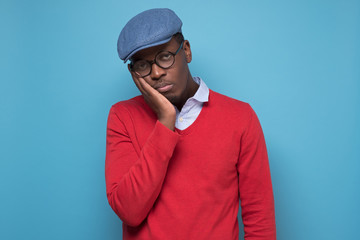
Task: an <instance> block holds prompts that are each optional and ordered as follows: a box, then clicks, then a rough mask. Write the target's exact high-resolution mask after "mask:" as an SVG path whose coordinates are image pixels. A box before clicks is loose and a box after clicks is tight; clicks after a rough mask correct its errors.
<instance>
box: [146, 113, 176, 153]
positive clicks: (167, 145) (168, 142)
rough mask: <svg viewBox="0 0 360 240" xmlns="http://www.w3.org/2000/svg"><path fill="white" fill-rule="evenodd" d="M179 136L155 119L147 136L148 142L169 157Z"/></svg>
mask: <svg viewBox="0 0 360 240" xmlns="http://www.w3.org/2000/svg"><path fill="white" fill-rule="evenodd" d="M179 138H180V135H179V134H177V133H176V132H173V131H171V130H170V129H168V128H167V127H166V126H165V125H164V124H162V123H161V122H160V121H159V120H157V121H156V123H155V127H154V130H153V131H152V133H151V134H150V136H149V139H148V142H149V143H150V144H151V145H152V146H153V147H155V148H156V149H157V150H159V151H161V152H163V153H164V154H165V155H166V156H168V157H169V158H170V157H171V156H172V154H173V152H174V149H175V146H176V144H177V142H178V141H179Z"/></svg>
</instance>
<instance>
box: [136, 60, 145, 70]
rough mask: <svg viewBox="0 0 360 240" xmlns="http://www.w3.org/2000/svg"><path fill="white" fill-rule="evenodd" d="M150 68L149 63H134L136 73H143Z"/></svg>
mask: <svg viewBox="0 0 360 240" xmlns="http://www.w3.org/2000/svg"><path fill="white" fill-rule="evenodd" d="M147 67H148V63H147V62H146V61H138V62H135V63H134V70H135V71H142V70H145V69H146V68H147Z"/></svg>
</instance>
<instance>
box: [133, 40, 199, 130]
mask: <svg viewBox="0 0 360 240" xmlns="http://www.w3.org/2000/svg"><path fill="white" fill-rule="evenodd" d="M179 46H180V44H179V43H178V42H177V41H176V40H175V39H174V38H172V39H171V40H170V41H169V42H167V43H165V44H162V45H159V46H154V47H150V48H146V49H143V50H141V51H139V52H137V53H136V54H134V56H132V58H131V60H132V61H136V60H140V59H145V60H149V61H151V60H153V59H154V58H155V55H156V54H157V53H158V52H159V51H162V50H166V51H170V52H173V53H175V52H176V50H177V49H178V48H179ZM191 60H192V55H191V49H190V43H189V41H187V40H185V41H184V43H183V48H182V49H181V50H180V51H179V52H178V54H177V55H176V56H175V63H174V65H173V66H172V67H171V68H168V69H162V68H160V67H159V66H157V65H156V64H153V65H152V71H151V74H150V75H148V76H146V77H144V78H142V77H139V76H138V75H137V74H136V73H134V72H132V71H131V70H130V65H128V69H129V71H130V73H131V76H132V78H133V80H134V83H135V84H136V86H137V88H138V89H139V90H140V92H141V94H142V95H143V96H144V99H145V101H146V103H147V104H148V105H149V106H150V108H151V109H152V110H153V111H154V112H155V113H156V115H157V117H158V120H159V121H160V122H161V123H162V124H164V125H165V126H166V127H167V128H169V129H170V130H172V131H174V129H175V120H176V111H175V108H174V106H173V105H175V106H176V107H177V108H178V109H179V111H181V109H182V107H183V106H184V104H185V102H186V101H187V100H188V99H189V98H190V97H192V96H194V94H195V93H196V91H197V89H198V87H199V85H198V84H196V83H195V82H194V80H193V78H192V76H191V73H190V70H189V67H188V63H190V62H191Z"/></svg>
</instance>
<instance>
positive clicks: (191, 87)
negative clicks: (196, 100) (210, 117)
mask: <svg viewBox="0 0 360 240" xmlns="http://www.w3.org/2000/svg"><path fill="white" fill-rule="evenodd" d="M186 88H187V90H186V91H185V94H186V95H185V97H184V98H183V101H181V102H179V103H177V104H174V105H175V106H176V107H177V109H178V110H179V111H181V109H182V107H183V106H184V104H185V103H186V101H187V100H188V99H189V98H191V97H193V96H194V95H195V93H196V91H197V90H198V88H199V85H198V84H197V83H196V82H195V81H194V80H193V77H192V76H191V74H190V72H189V74H188V78H187V86H186Z"/></svg>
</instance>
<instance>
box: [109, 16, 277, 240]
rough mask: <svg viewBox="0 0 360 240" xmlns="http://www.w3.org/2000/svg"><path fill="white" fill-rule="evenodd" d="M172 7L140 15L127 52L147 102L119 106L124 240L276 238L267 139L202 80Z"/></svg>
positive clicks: (117, 199)
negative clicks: (194, 74) (191, 67)
mask: <svg viewBox="0 0 360 240" xmlns="http://www.w3.org/2000/svg"><path fill="white" fill-rule="evenodd" d="M181 27H182V22H181V20H180V19H179V18H178V16H177V15H176V14H175V13H174V12H173V11H172V10H169V9H151V10H148V11H144V12H142V13H140V14H138V15H136V16H135V17H134V18H132V19H131V20H130V21H129V22H128V23H127V24H126V25H125V27H124V28H123V29H122V31H121V33H120V36H119V39H118V53H119V56H120V58H121V59H122V60H124V62H127V61H128V60H130V63H129V65H128V69H129V72H130V74H131V76H132V79H133V81H134V83H135V84H136V86H137V88H138V89H139V90H140V92H141V95H140V96H136V97H134V98H132V99H129V100H126V101H121V102H118V103H116V104H114V105H113V106H112V107H111V109H110V112H109V116H108V124H107V141H106V161H105V177H106V193H107V198H108V201H109V204H110V206H111V208H112V209H113V210H114V212H115V213H116V214H117V215H118V216H119V218H120V219H121V220H122V221H123V239H125V240H130V239H170V240H173V239H196V240H199V239H206V240H209V239H221V240H227V239H238V238H239V227H238V219H237V215H238V210H239V200H240V201H241V208H242V219H243V223H244V231H245V239H249V240H250V239H275V238H276V234H275V232H276V231H275V216H274V215H275V214H274V200H273V192H272V184H271V177H270V170H269V163H268V157H267V151H266V145H265V140H264V136H263V132H262V129H261V126H260V123H259V120H258V118H257V116H256V114H255V112H254V111H253V109H252V108H251V106H250V105H249V104H248V103H245V102H242V101H239V100H235V99H232V98H229V97H226V96H224V95H221V94H219V93H217V92H215V91H212V90H210V89H209V88H208V87H207V86H206V84H205V82H204V81H203V80H202V79H201V78H199V77H192V75H191V73H190V71H189V68H188V63H190V62H191V60H192V55H191V49H190V43H189V41H187V40H184V39H183V35H182V31H181Z"/></svg>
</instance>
